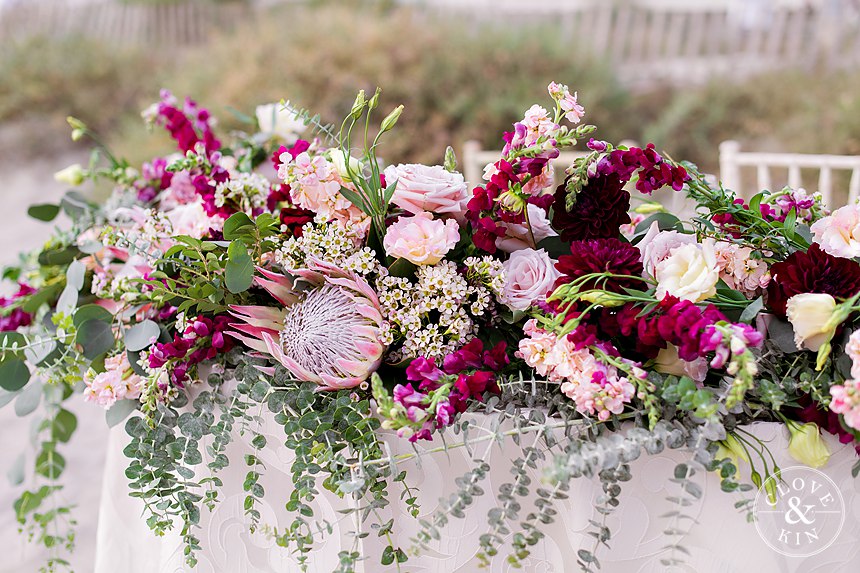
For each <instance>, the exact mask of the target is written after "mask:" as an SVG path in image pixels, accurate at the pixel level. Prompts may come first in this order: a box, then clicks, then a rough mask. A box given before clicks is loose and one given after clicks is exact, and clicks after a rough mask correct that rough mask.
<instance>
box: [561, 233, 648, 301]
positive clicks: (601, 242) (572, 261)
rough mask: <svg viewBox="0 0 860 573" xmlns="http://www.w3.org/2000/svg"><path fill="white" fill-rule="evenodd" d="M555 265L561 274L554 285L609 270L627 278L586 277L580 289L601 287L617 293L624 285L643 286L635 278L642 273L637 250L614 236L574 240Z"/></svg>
mask: <svg viewBox="0 0 860 573" xmlns="http://www.w3.org/2000/svg"><path fill="white" fill-rule="evenodd" d="M555 268H556V269H558V271H559V272H560V273H561V274H562V276H561V277H559V279H558V281H557V282H556V285H561V284H564V283H569V282H571V281H573V280H574V279H576V278H579V277H582V276H585V275H588V274H593V273H605V272H609V273H612V274H614V275H626V276H629V277H630V278H629V279H628V278H608V279H606V278H597V279H594V280H587V281H586V282H585V284H584V285H583V286H582V287H581V288H582V289H583V290H585V289H593V288H602V289H603V290H607V291H612V292H619V293H620V292H623V289H624V288H634V289H635V288H639V287H641V286H642V284H641V282H640V281H639V280H637V279H638V278H639V277H640V276H642V262H641V261H640V260H639V249H637V248H636V247H634V246H633V245H631V244H630V243H625V242H623V241H620V240H618V239H616V238H607V239H591V240H588V241H574V242H573V243H571V245H570V254H569V255H562V256H561V257H559V258H558V263H556V265H555Z"/></svg>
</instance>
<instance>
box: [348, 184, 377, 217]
mask: <svg viewBox="0 0 860 573" xmlns="http://www.w3.org/2000/svg"><path fill="white" fill-rule="evenodd" d="M340 194H341V195H343V196H344V197H346V198H347V200H348V201H349V202H350V203H352V204H353V205H355V206H356V207H358V208H359V209H361V211H362V212H363V213H365V214H367V215H373V210H372V209H370V207H369V206H368V205H367V203H366V202H365V201H364V198H363V197H362V196H361V195H359V194H358V193H356V192H355V191H353V190H352V189H347V188H346V187H341V188H340Z"/></svg>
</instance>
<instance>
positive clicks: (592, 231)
mask: <svg viewBox="0 0 860 573" xmlns="http://www.w3.org/2000/svg"><path fill="white" fill-rule="evenodd" d="M566 200H567V180H565V182H564V183H563V184H562V185H559V187H558V189H557V190H556V192H555V202H554V203H553V217H552V225H553V227H555V229H556V230H557V231H558V232H559V234H560V235H561V240H562V241H582V240H586V239H608V238H610V237H618V233H619V229H620V228H621V225H626V224H628V223H630V215H629V214H628V212H627V211H628V210H629V209H630V193H628V192H627V191H625V190H624V182H623V181H621V179H620V178H619V177H618V176H617V175H615V174H611V173H610V174H606V175H598V176H597V177H591V178H589V179H588V183H586V185H585V186H584V187H583V188H582V190H580V191H579V193H577V194H576V203H574V204H573V208H572V209H571V210H570V211H568V210H567V208H566V205H565V202H566Z"/></svg>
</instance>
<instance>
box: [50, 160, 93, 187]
mask: <svg viewBox="0 0 860 573" xmlns="http://www.w3.org/2000/svg"><path fill="white" fill-rule="evenodd" d="M85 177H86V171H84V168H83V167H81V165H80V163H73V164H72V165H69V166H68V167H66V168H65V169H63V170H61V171H57V172H56V173H54V179H55V180H56V181H58V182H60V183H65V184H66V185H71V186H72V187H77V186H78V185H80V184H81V183H83V182H84V179H85Z"/></svg>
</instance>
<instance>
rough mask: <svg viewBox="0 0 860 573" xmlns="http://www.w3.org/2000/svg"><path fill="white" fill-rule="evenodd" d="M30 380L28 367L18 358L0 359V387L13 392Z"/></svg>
mask: <svg viewBox="0 0 860 573" xmlns="http://www.w3.org/2000/svg"><path fill="white" fill-rule="evenodd" d="M29 381H30V369H29V368H27V365H26V364H25V363H24V361H23V360H21V359H20V358H14V357H12V358H6V359H4V360H3V361H0V388H3V389H4V390H8V391H9V392H15V391H16V390H20V389H21V388H23V387H24V386H26V385H27V382H29Z"/></svg>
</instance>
